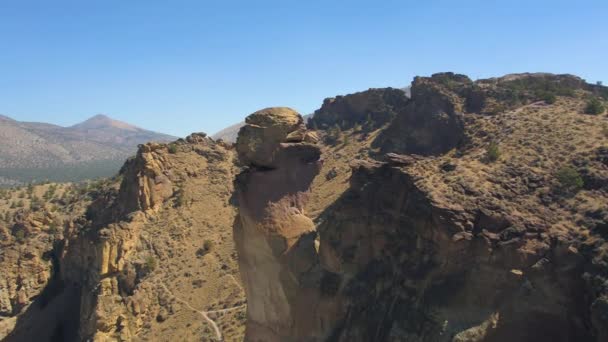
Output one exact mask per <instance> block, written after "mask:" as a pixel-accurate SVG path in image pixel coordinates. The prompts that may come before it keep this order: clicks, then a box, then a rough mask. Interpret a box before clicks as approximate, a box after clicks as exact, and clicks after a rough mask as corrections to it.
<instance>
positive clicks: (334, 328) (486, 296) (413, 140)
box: [235, 73, 608, 342]
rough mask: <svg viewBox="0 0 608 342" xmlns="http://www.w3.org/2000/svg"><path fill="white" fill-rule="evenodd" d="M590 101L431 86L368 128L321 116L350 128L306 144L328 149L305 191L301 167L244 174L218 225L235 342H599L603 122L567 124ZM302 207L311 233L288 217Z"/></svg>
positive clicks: (602, 332) (529, 90)
mask: <svg viewBox="0 0 608 342" xmlns="http://www.w3.org/2000/svg"><path fill="white" fill-rule="evenodd" d="M604 92H605V89H603V88H601V89H600V88H597V87H595V86H591V85H588V84H586V83H584V82H583V81H582V80H580V79H579V78H576V77H574V76H569V75H547V74H521V75H508V76H505V77H501V78H497V79H488V80H480V81H475V82H473V81H471V80H470V79H469V78H467V77H466V76H463V75H455V74H451V73H446V74H437V75H433V76H432V77H429V78H417V79H416V80H415V81H414V84H413V86H412V98H411V99H410V100H408V101H407V102H406V103H405V104H404V105H403V107H401V108H396V109H395V113H397V114H396V115H395V116H394V118H393V119H392V120H391V121H390V122H389V123H388V124H387V126H386V127H385V128H383V129H380V130H373V129H372V130H370V129H369V128H362V127H358V125H363V124H364V123H365V122H364V121H359V120H357V119H353V118H350V117H348V115H349V113H348V110H345V111H342V112H339V113H338V111H336V113H338V114H339V115H342V116H345V118H344V119H341V118H339V117H338V118H336V120H334V121H343V122H348V120H349V119H353V120H354V121H353V123H352V124H351V125H348V124H345V125H344V126H343V127H341V128H342V132H339V134H337V135H336V134H335V132H323V131H321V133H322V134H321V135H322V137H323V135H326V134H333V135H335V136H334V139H333V140H334V141H337V142H338V143H334V144H332V145H330V146H323V147H322V150H323V152H324V159H325V161H324V163H323V165H322V166H321V169H320V171H319V176H317V177H316V178H315V180H314V181H313V182H312V183H310V182H309V177H311V175H310V174H311V173H310V172H308V171H306V170H308V169H307V168H306V167H305V165H307V164H306V163H300V164H299V167H297V168H295V169H294V168H291V167H290V165H298V163H286V164H282V163H273V164H272V165H270V164H268V163H266V162H264V163H260V165H258V166H257V167H256V165H255V163H254V162H252V163H249V165H250V166H251V167H250V168H249V169H248V170H247V171H245V172H244V173H243V174H242V175H241V177H240V178H239V179H238V181H237V184H238V185H237V190H239V212H240V214H239V218H240V220H239V221H237V224H236V226H235V239H236V243H237V250H238V251H239V258H240V269H241V273H242V275H243V280H244V283H245V284H246V286H247V288H248V290H247V295H248V300H249V309H248V328H247V337H248V339H249V340H270V341H272V340H293V341H324V340H332V341H333V340H337V341H459V342H460V341H603V340H604V339H606V327H607V326H608V324H607V323H608V321H607V320H606V317H608V315H607V314H606V313H607V312H606V310H605V308H606V305H605V303H606V294H607V293H608V292H607V290H608V289H607V288H606V287H605V279H606V278H605V270H606V268H605V265H606V259H605V258H606V253H605V250H606V246H607V244H606V242H605V236H606V234H605V227H606V222H607V221H606V219H607V218H608V216H607V215H606V213H608V208H606V203H608V201H607V199H608V198H607V191H608V188H606V187H605V185H606V184H607V183H606V182H605V178H606V171H607V170H608V169H607V168H606V163H605V162H604V159H605V158H604V154H605V153H604V151H605V145H606V143H607V140H606V139H608V136H607V135H606V129H605V128H603V129H602V127H606V125H607V122H606V118H605V116H589V115H584V114H582V113H583V111H584V110H583V109H584V107H585V103H586V101H587V99H588V98H589V97H591V96H602V95H601V94H604ZM326 105H327V106H329V104H326ZM324 107H325V106H324ZM324 115H325V114H324ZM364 116H365V115H359V114H356V115H355V114H353V117H364ZM324 119H325V118H321V117H320V118H319V120H321V121H322V120H324ZM332 120H333V119H332ZM321 121H319V122H321ZM312 122H315V119H314V118H313V121H312ZM251 124H254V125H255V123H253V122H252V123H251ZM290 129H295V128H293V127H292V128H290ZM241 135H242V136H243V137H244V138H246V135H247V130H243V131H241ZM261 136H264V135H263V134H262V135H261ZM239 138H241V137H239ZM336 138H337V139H336ZM282 139H283V138H282V137H278V138H277V139H275V140H272V141H275V142H273V144H272V146H273V147H272V148H269V149H266V150H265V151H266V152H268V151H271V152H272V153H269V154H267V155H272V156H274V155H275V154H274V153H275V152H274V151H281V148H286V147H287V145H288V144H283V145H281V143H280V142H282V141H284V140H282ZM245 140H247V139H245ZM566 141H567V143H566ZM241 146H244V145H241ZM239 152H240V151H239ZM266 152H265V153H266ZM395 152H396V153H395ZM248 153H249V152H248ZM281 153H282V151H281V152H277V154H276V155H280V154H281ZM294 157H296V155H295V154H294ZM353 159H361V160H360V161H356V162H353ZM285 160H289V158H285ZM310 160H314V158H311V159H310ZM246 164H247V163H246ZM349 164H350V170H349V169H348V167H347V165H349ZM289 170H301V171H298V172H299V174H300V177H301V178H300V179H299V180H297V178H296V172H295V171H289ZM564 170H565V171H564ZM316 172H317V171H315V172H313V174H314V173H316ZM564 174H569V176H565V177H564ZM568 178H569V179H570V180H568ZM579 178H580V179H581V181H580V182H579V181H578V180H577V179H579ZM347 179H348V183H347V184H345V185H344V181H345V180H347ZM303 193H310V195H311V196H310V198H311V199H312V202H310V203H306V201H303V200H302V197H301V194H303ZM302 206H304V207H305V208H312V213H311V214H310V216H311V217H314V218H315V221H316V222H315V225H314V227H313V226H311V225H310V223H309V220H308V219H304V218H303V219H302V221H301V222H300V221H296V220H295V219H293V218H292V217H298V218H300V216H299V215H301V214H302V213H303V209H302ZM286 224H287V225H286ZM287 226H288V227H291V228H292V229H294V230H295V232H296V233H295V234H291V232H290V230H288V229H286V227H287ZM315 228H316V229H315ZM315 234H316V235H317V238H318V243H319V248H318V249H313V248H312V246H314V243H313V242H312V241H313V240H314V239H315V237H314V235H315ZM293 237H295V239H294V238H293ZM289 241H294V242H289ZM291 246H293V247H291ZM263 251H264V252H263ZM294 255H298V257H297V258H293V257H292V256H294ZM296 260H298V261H299V262H300V263H296ZM271 265H272V266H271ZM302 265H303V266H302ZM302 270H306V271H305V272H302ZM268 289H270V290H268ZM302 302H305V303H307V304H306V305H302V304H300V303H302ZM303 306H304V307H306V308H307V314H306V315H301V314H300V312H301V310H302V309H301V308H302V307H303ZM275 314H276V315H275ZM303 327H305V328H303Z"/></svg>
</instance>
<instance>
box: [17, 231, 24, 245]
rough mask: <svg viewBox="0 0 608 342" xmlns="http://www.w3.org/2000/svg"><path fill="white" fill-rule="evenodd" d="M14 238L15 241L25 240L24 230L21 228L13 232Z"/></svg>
mask: <svg viewBox="0 0 608 342" xmlns="http://www.w3.org/2000/svg"><path fill="white" fill-rule="evenodd" d="M15 240H17V242H19V243H22V242H23V241H25V232H24V231H23V229H19V230H17V231H16V232H15Z"/></svg>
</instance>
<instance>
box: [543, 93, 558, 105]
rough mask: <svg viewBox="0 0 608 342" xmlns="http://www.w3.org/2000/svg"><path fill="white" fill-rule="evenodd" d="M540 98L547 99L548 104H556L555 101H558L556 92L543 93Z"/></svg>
mask: <svg viewBox="0 0 608 342" xmlns="http://www.w3.org/2000/svg"><path fill="white" fill-rule="evenodd" d="M540 98H541V99H542V100H543V101H545V103H546V104H554V103H555V101H557V97H556V96H555V94H554V93H551V92H548V91H547V92H544V93H541V94H540Z"/></svg>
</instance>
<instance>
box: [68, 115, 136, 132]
mask: <svg viewBox="0 0 608 342" xmlns="http://www.w3.org/2000/svg"><path fill="white" fill-rule="evenodd" d="M72 128H79V129H100V128H118V129H124V130H129V131H137V130H140V128H138V127H136V126H133V125H130V124H128V123H126V122H123V121H118V120H114V119H112V118H111V117H109V116H107V115H105V114H97V115H94V116H92V117H90V118H88V119H87V120H85V121H83V122H81V123H79V124H76V125H74V126H72Z"/></svg>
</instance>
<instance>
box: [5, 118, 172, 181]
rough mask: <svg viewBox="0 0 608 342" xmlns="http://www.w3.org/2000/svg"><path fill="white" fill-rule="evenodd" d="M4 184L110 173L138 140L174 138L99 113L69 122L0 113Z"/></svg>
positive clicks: (160, 140) (142, 141) (170, 139)
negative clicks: (66, 124)
mask: <svg viewBox="0 0 608 342" xmlns="http://www.w3.org/2000/svg"><path fill="white" fill-rule="evenodd" d="M0 139H2V141H3V144H2V146H0V186H2V185H5V186H7V185H8V186H11V185H19V184H24V183H29V182H32V181H45V180H51V181H61V182H68V181H80V180H84V179H94V178H98V177H110V176H112V175H114V174H116V172H117V171H118V169H120V166H121V165H122V164H123V163H124V161H125V160H126V159H127V158H128V157H130V156H132V155H134V154H135V152H136V151H137V145H139V144H143V143H146V142H149V141H158V142H167V141H172V140H174V139H175V137H172V136H169V135H166V134H161V133H156V132H151V131H147V130H144V129H141V128H138V127H135V126H133V125H130V124H127V123H124V122H121V121H117V120H113V119H111V118H109V117H107V116H105V115H96V116H93V117H91V118H90V119H88V120H86V121H84V122H81V123H79V124H76V125H73V126H70V127H61V126H57V125H51V124H47V123H38V122H20V121H16V120H13V119H11V118H9V117H6V116H1V115H0Z"/></svg>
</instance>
